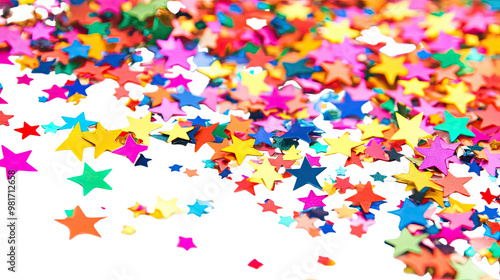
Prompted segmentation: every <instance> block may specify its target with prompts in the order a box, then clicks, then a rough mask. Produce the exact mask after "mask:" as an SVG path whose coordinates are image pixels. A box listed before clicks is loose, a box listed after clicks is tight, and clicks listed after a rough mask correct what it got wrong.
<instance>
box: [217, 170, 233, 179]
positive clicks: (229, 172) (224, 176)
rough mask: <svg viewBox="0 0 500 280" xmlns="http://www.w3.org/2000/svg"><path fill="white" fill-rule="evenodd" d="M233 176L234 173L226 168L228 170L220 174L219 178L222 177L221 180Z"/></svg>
mask: <svg viewBox="0 0 500 280" xmlns="http://www.w3.org/2000/svg"><path fill="white" fill-rule="evenodd" d="M231 174H233V172H231V170H229V168H227V167H226V169H224V171H222V172H221V173H219V176H220V177H221V179H224V178H227V176H229V175H231Z"/></svg>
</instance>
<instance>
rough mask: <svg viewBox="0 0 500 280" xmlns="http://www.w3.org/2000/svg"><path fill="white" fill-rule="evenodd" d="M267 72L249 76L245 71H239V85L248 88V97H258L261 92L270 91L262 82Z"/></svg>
mask: <svg viewBox="0 0 500 280" xmlns="http://www.w3.org/2000/svg"><path fill="white" fill-rule="evenodd" d="M266 76H267V71H265V70H264V71H262V72H260V73H258V74H250V72H247V71H241V84H242V85H244V86H246V87H248V91H249V93H250V95H260V93H261V92H263V91H270V90H271V87H270V86H269V85H268V84H266V83H265V82H264V80H265V79H266Z"/></svg>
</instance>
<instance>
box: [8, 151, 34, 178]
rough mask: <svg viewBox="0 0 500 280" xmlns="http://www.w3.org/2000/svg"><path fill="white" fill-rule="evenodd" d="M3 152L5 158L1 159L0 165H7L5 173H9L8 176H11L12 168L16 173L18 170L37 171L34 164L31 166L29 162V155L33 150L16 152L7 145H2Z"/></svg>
mask: <svg viewBox="0 0 500 280" xmlns="http://www.w3.org/2000/svg"><path fill="white" fill-rule="evenodd" d="M2 154H3V158H2V159H0V167H5V173H6V174H7V178H10V176H9V171H10V170H14V174H15V173H17V172H18V171H37V170H36V169H35V168H34V167H33V166H31V165H30V164H29V163H28V162H27V160H28V157H29V156H30V154H31V151H26V152H22V153H19V154H15V153H13V152H12V151H11V150H9V149H8V148H7V147H5V146H3V145H2ZM10 175H13V174H10Z"/></svg>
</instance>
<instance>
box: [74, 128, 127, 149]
mask: <svg viewBox="0 0 500 280" xmlns="http://www.w3.org/2000/svg"><path fill="white" fill-rule="evenodd" d="M121 132H122V130H121V129H116V130H109V131H108V130H106V129H105V128H104V127H103V126H102V125H101V123H97V128H96V130H95V131H92V132H90V133H85V134H84V135H83V139H85V140H87V141H89V142H90V143H92V144H94V145H95V151H94V158H98V157H99V156H100V155H101V154H102V153H104V151H114V150H116V149H118V148H120V147H121V146H123V145H122V144H121V143H120V142H117V141H115V140H116V138H117V137H118V135H120V133H121Z"/></svg>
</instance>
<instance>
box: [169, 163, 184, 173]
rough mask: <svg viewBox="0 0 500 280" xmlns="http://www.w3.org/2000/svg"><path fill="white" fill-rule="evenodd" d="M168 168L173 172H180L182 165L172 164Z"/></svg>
mask: <svg viewBox="0 0 500 280" xmlns="http://www.w3.org/2000/svg"><path fill="white" fill-rule="evenodd" d="M168 168H170V172H174V171H177V172H180V171H181V168H182V165H178V164H174V165H172V166H169V167H168Z"/></svg>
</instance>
